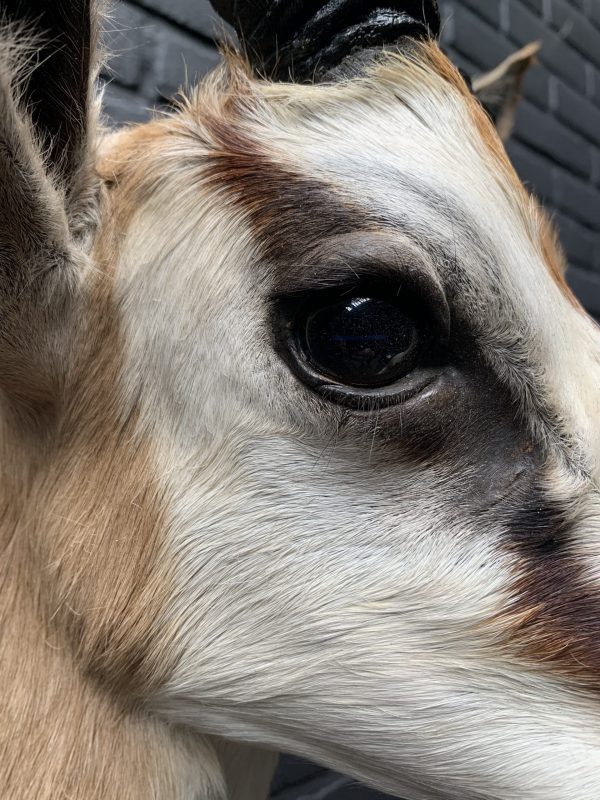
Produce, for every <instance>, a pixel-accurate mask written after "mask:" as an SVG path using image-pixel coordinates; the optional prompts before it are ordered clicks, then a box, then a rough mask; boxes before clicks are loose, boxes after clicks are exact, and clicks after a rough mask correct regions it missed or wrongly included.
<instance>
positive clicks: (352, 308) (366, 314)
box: [304, 297, 417, 387]
mask: <svg viewBox="0 0 600 800" xmlns="http://www.w3.org/2000/svg"><path fill="white" fill-rule="evenodd" d="M304 336H305V349H306V350H307V355H308V356H309V358H310V360H311V362H312V364H313V366H314V367H316V368H317V369H318V370H319V371H320V372H321V373H322V374H324V375H325V376H327V377H330V378H333V379H334V380H336V381H339V382H341V383H344V384H346V385H348V386H369V387H377V386H385V385H388V384H390V383H393V382H394V381H395V380H397V379H398V378H400V377H401V376H403V375H406V374H407V372H409V371H410V368H411V366H412V359H411V356H412V353H413V351H414V350H415V349H416V343H417V329H416V326H415V323H414V321H413V320H412V319H411V318H410V317H409V316H408V315H407V314H406V312H405V311H403V310H402V308H401V307H400V305H397V304H394V303H390V302H388V301H386V300H383V299H380V298H374V297H351V298H345V299H340V300H339V301H338V302H336V303H333V304H331V305H327V306H325V307H322V308H319V309H317V310H316V311H313V312H312V313H311V314H310V315H309V316H308V317H307V319H306V325H305V333H304Z"/></svg>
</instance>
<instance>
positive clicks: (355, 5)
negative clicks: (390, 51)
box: [211, 0, 440, 82]
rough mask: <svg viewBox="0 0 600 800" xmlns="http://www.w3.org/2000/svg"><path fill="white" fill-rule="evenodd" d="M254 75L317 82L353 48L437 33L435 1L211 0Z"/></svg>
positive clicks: (283, 79) (376, 45)
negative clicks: (232, 33) (246, 55)
mask: <svg viewBox="0 0 600 800" xmlns="http://www.w3.org/2000/svg"><path fill="white" fill-rule="evenodd" d="M211 2H212V4H213V6H214V7H215V9H216V10H217V11H218V12H219V14H220V15H221V16H222V17H223V19H225V20H226V21H227V22H229V23H231V24H232V25H233V26H234V28H235V29H236V32H237V34H238V36H239V38H240V41H241V42H242V44H243V46H244V48H245V50H246V52H247V54H248V57H249V58H250V61H251V63H252V66H253V67H254V69H255V70H256V72H257V73H259V74H261V75H264V76H265V77H268V78H271V79H272V80H278V81H295V82H307V81H319V80H324V79H328V78H330V77H331V76H333V75H334V74H335V70H336V68H338V67H339V65H340V64H342V62H344V61H345V60H346V59H347V57H348V56H350V55H354V54H356V53H358V52H361V51H363V52H364V51H365V50H370V49H372V48H381V47H382V46H383V45H394V44H399V43H400V42H403V41H404V42H406V41H407V39H409V38H410V39H424V38H427V37H437V36H438V35H439V31H440V14H439V9H438V4H437V0H388V2H385V0H383V2H381V1H380V2H378V1H377V0H211Z"/></svg>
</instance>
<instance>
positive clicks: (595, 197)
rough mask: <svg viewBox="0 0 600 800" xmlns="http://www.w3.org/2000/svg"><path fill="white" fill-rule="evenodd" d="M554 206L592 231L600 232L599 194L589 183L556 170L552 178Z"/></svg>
mask: <svg viewBox="0 0 600 800" xmlns="http://www.w3.org/2000/svg"><path fill="white" fill-rule="evenodd" d="M554 205H555V206H556V208H558V209H560V210H561V211H564V212H565V213H566V214H567V215H568V216H570V217H573V219H574V220H577V221H579V222H581V223H582V224H583V225H585V226H587V227H589V228H591V229H592V231H600V192H598V191H597V190H595V189H594V188H593V187H592V186H591V185H590V184H589V183H584V182H583V181H580V180H578V179H577V178H575V177H573V176H572V175H569V173H568V172H564V171H563V170H557V171H556V174H555V177H554Z"/></svg>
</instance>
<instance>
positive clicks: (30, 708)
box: [0, 0, 600, 800]
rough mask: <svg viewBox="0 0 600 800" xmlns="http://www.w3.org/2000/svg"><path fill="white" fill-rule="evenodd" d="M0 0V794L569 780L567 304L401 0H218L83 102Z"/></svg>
mask: <svg viewBox="0 0 600 800" xmlns="http://www.w3.org/2000/svg"><path fill="white" fill-rule="evenodd" d="M25 5H27V12H26V11H25V10H24V7H25ZM367 6H368V9H369V10H368V11H365V8H366V7H367ZM0 8H2V10H3V12H4V15H5V26H4V28H3V33H2V47H1V49H0V170H1V180H0V304H1V314H0V384H1V389H2V394H1V407H2V417H1V427H0V433H1V438H0V442H1V447H2V464H3V475H2V482H1V487H2V489H1V494H0V509H1V513H2V528H1V537H2V538H1V539H0V552H1V553H2V562H1V563H2V566H1V568H0V592H1V594H0V630H1V631H2V658H1V659H0V687H1V688H0V692H1V702H0V708H2V712H3V717H2V720H1V724H0V745H1V746H0V784H1V785H2V792H1V793H2V796H3V797H6V798H17V797H18V798H21V799H23V798H27V800H29V799H30V798H31V799H33V798H35V800H46V799H48V800H49V799H50V798H52V800H56V798H59V797H61V798H62V797H67V796H68V797H70V798H85V799H86V800H92V799H94V800H95V798H98V799H99V798H102V800H107V798H109V799H110V798H115V800H116V798H123V797H127V798H128V800H138V799H139V800H141V799H142V798H144V800H146V799H147V798H149V797H160V798H162V800H165V798H166V799H167V800H175V798H177V799H178V800H183V799H184V798H191V797H202V798H204V797H211V798H224V797H226V796H229V797H238V798H242V797H243V798H250V797H254V796H255V793H257V792H259V791H261V790H263V791H264V790H265V785H266V782H267V780H268V774H267V773H268V769H266V768H265V769H263V767H264V764H267V765H268V766H270V763H271V759H270V757H269V755H268V751H269V750H287V751H291V752H294V753H297V754H299V755H303V756H307V757H311V758H313V759H314V760H317V761H319V762H321V763H323V764H325V765H328V766H330V767H333V768H337V769H340V770H342V771H344V772H346V773H348V774H351V775H353V776H355V777H356V778H358V779H360V780H363V781H366V782H368V783H370V784H372V785H374V786H377V787H380V788H382V789H384V790H388V791H390V792H393V793H395V794H397V795H400V796H403V797H405V798H408V800H434V799H435V798H444V799H445V800H452V799H453V798H454V799H455V800H476V799H478V800H483V799H484V798H485V800H514V798H519V799H520V800H559V799H562V798H565V797H569V798H573V799H574V800H592V798H596V797H597V793H598V786H600V506H599V504H598V499H597V498H598V491H597V480H598V477H599V473H600V468H599V463H598V453H599V448H600V417H599V416H598V411H599V409H598V397H599V394H598V382H599V380H600V365H599V358H600V337H599V335H598V332H597V330H596V327H595V325H594V323H593V322H592V321H590V319H589V318H588V317H587V316H586V315H585V313H584V312H583V311H582V309H581V308H580V307H579V306H578V304H577V302H576V301H575V300H574V299H573V297H572V296H571V294H570V293H569V290H568V289H567V286H566V284H565V281H564V277H563V261H562V257H561V254H560V251H559V249H558V247H557V244H556V241H555V239H554V236H553V233H552V230H551V228H550V226H549V224H548V221H547V220H546V217H545V216H544V213H543V212H542V211H541V209H540V208H539V206H538V204H537V203H536V202H535V200H534V199H532V198H531V197H530V196H529V195H528V194H527V193H526V191H525V190H524V189H523V187H522V185H521V183H520V182H519V180H518V178H517V176H516V175H515V172H514V171H513V169H512V167H511V165H510V163H509V161H508V159H507V157H506V155H505V152H504V149H503V147H502V144H501V142H500V139H499V138H498V136H497V134H496V132H495V131H494V129H493V126H492V124H491V123H490V121H489V119H488V117H487V116H486V114H485V112H484V111H483V110H482V107H481V106H480V104H479V103H478V101H477V100H476V99H475V98H474V97H473V95H472V94H471V92H470V91H469V89H468V88H467V86H466V84H465V82H464V80H463V79H462V78H461V76H460V75H459V73H458V72H457V71H456V70H455V69H454V68H453V66H452V65H451V64H450V63H449V61H448V60H447V59H446V58H445V56H443V55H442V53H441V51H440V50H439V49H438V46H437V45H436V44H435V41H434V39H433V38H432V35H435V33H436V31H437V28H438V25H439V20H438V16H437V10H436V6H435V3H434V2H433V1H431V2H429V1H426V2H422V0H418V2H394V3H387V4H385V5H383V6H381V7H380V5H379V4H377V3H375V2H373V3H369V4H364V3H353V2H339V3H337V2H336V3H334V2H331V3H322V2H310V3H309V2H306V3H301V2H295V3H292V2H289V0H285V2H284V0H279V2H272V3H266V2H263V3H262V4H260V3H256V4H252V3H250V2H248V3H246V4H244V3H243V2H241V1H240V2H239V3H237V4H236V5H235V7H234V4H233V3H230V4H229V6H228V7H226V3H225V2H223V3H222V4H221V9H220V10H221V11H222V12H223V14H224V15H225V17H226V18H227V19H228V20H230V21H232V22H233V23H234V24H236V25H237V26H238V29H239V31H240V33H241V35H242V38H243V39H244V40H245V43H246V45H245V47H246V52H247V54H248V55H247V57H243V56H241V55H235V54H234V55H230V56H229V57H228V58H227V60H226V63H225V64H224V66H222V67H219V68H218V69H217V70H216V71H215V72H214V73H213V74H212V75H211V76H210V77H209V78H208V79H207V80H206V81H205V82H203V83H202V84H201V85H200V86H199V87H197V88H196V89H195V90H193V92H191V94H189V95H188V96H187V98H186V99H185V100H183V101H182V102H181V104H180V107H179V108H178V109H177V110H176V111H175V112H173V113H172V114H169V115H166V116H163V117H160V118H157V119H155V120H154V121H152V122H150V123H148V124H146V125H142V126H138V127H132V128H129V129H125V130H123V131H121V132H119V133H116V134H114V135H112V136H104V135H102V134H101V132H99V130H98V126H97V109H96V104H95V100H94V96H93V88H92V87H93V76H94V73H95V69H96V55H95V40H96V38H97V31H98V26H99V20H98V12H97V9H96V8H95V6H94V7H92V8H90V2H89V0H77V1H74V2H71V3H69V4H66V3H59V4H53V5H52V10H48V4H46V3H44V2H42V0H38V1H37V2H33V3H28V4H23V3H20V2H18V0H2V3H1V4H0ZM382 44H384V45H386V47H385V48H382V46H381V45H382ZM488 88H489V85H488ZM509 94H510V93H509ZM226 742H240V743H246V744H250V745H252V744H254V745H257V746H258V747H259V751H256V752H255V757H256V759H258V761H260V760H261V758H262V759H263V760H262V761H261V764H262V765H263V766H261V767H260V769H259V767H258V766H256V764H254V762H252V763H253V764H254V766H248V764H250V760H248V758H246V755H247V753H246V755H245V756H244V757H243V758H242V755H240V752H241V751H238V750H235V748H233V745H229V744H226ZM231 748H233V749H231ZM260 753H264V756H261V755H260ZM265 776H267V777H265ZM228 793H229V794H228Z"/></svg>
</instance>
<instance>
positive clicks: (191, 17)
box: [135, 0, 226, 39]
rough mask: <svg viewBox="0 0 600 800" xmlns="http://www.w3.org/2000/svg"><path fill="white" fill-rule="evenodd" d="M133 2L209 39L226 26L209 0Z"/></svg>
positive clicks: (141, 0) (216, 36)
mask: <svg viewBox="0 0 600 800" xmlns="http://www.w3.org/2000/svg"><path fill="white" fill-rule="evenodd" d="M135 2H136V4H138V5H140V6H143V7H144V8H147V9H151V10H152V11H156V12H159V13H160V14H161V15H164V16H165V17H167V18H168V19H171V20H173V22H176V23H177V24H178V25H181V26H183V27H184V28H187V29H188V30H189V31H193V32H194V33H198V34H200V35H201V36H205V37H207V38H209V39H214V38H218V36H219V31H220V30H222V29H224V28H225V27H226V26H225V24H224V23H223V21H222V20H221V19H220V18H219V16H218V15H217V14H216V12H215V10H214V9H213V7H212V6H211V4H210V2H209V0H135Z"/></svg>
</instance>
